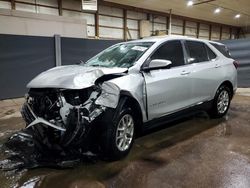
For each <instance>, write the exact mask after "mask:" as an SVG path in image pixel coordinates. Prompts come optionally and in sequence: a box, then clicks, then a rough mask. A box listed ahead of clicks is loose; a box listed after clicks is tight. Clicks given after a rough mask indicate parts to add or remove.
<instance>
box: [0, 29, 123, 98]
mask: <svg viewBox="0 0 250 188" xmlns="http://www.w3.org/2000/svg"><path fill="white" fill-rule="evenodd" d="M117 42H120V41H115V40H109V41H107V40H93V39H77V38H61V51H62V65H68V64H76V63H79V61H80V60H83V61H86V60H88V59H89V58H90V57H92V56H93V55H95V54H97V53H98V52H100V51H101V50H103V49H104V48H107V47H108V46H111V45H113V44H115V43H117ZM52 67H55V41H54V37H34V36H20V35H2V34H0V99H7V98H15V97H22V96H24V94H25V93H26V91H27V90H26V84H27V83H28V82H29V81H30V80H31V79H32V78H34V77H35V76H36V75H38V74H39V73H41V72H42V71H45V70H47V69H50V68H52Z"/></svg>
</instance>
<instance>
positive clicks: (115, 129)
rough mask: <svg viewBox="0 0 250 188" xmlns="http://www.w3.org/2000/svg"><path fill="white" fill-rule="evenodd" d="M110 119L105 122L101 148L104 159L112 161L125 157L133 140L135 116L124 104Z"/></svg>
mask: <svg viewBox="0 0 250 188" xmlns="http://www.w3.org/2000/svg"><path fill="white" fill-rule="evenodd" d="M115 114H116V115H115V117H114V118H113V120H112V121H110V120H106V121H105V120H104V121H105V122H106V126H105V127H106V130H103V134H102V136H101V143H100V146H101V150H102V155H103V158H104V159H105V160H109V161H114V160H118V159H121V158H123V157H125V156H126V155H127V154H128V153H129V151H130V149H131V147H132V145H133V142H134V137H135V122H136V121H135V118H134V116H133V111H132V109H131V108H130V107H126V106H124V107H123V108H122V109H121V110H120V111H119V112H118V113H115Z"/></svg>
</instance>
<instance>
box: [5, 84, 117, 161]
mask: <svg viewBox="0 0 250 188" xmlns="http://www.w3.org/2000/svg"><path fill="white" fill-rule="evenodd" d="M110 89H112V93H110V92H109V90H110ZM118 95H119V90H118V87H115V86H114V85H110V84H109V83H103V84H102V85H101V84H100V85H98V86H97V85H94V86H91V87H88V88H84V89H76V90H69V89H55V88H31V89H30V90H29V92H28V94H26V96H25V98H26V102H25V103H24V105H23V107H22V109H21V114H22V117H23V119H24V120H25V122H26V128H25V129H24V130H22V131H20V132H18V133H16V134H14V135H13V136H12V137H11V138H10V139H9V141H8V142H7V143H6V146H7V147H8V148H9V149H12V150H13V151H15V152H14V156H15V154H16V153H17V152H22V153H23V152H24V151H25V150H26V151H25V152H24V153H25V155H27V156H26V157H23V158H25V159H26V160H27V159H28V161H25V163H26V165H27V164H28V165H31V163H34V164H37V162H38V161H39V163H41V161H42V162H43V163H46V164H47V165H48V162H49V164H51V165H52V166H54V165H55V164H54V163H57V162H60V161H61V159H62V158H63V160H69V161H71V160H74V159H75V158H76V159H77V160H78V159H79V158H83V156H86V155H88V156H94V155H95V154H94V153H93V152H92V151H91V152H90V150H89V147H90V143H91V144H93V139H95V138H94V137H93V135H90V132H91V130H92V128H93V126H94V125H95V123H96V119H98V117H99V116H100V115H101V114H102V113H103V112H104V111H106V109H107V108H113V107H115V106H116V105H117V103H118ZM89 137H91V139H92V140H91V141H90V140H89ZM20 143H21V144H20ZM16 145H19V147H18V148H16V147H15V146H16ZM92 146H93V145H92ZM17 150H18V151H17ZM48 154H49V156H48ZM51 154H52V155H51ZM32 155H33V156H34V157H32ZM35 155H36V156H35ZM44 156H47V157H48V158H46V159H45V158H44ZM51 156H53V159H52V158H51ZM11 157H12V158H13V156H11ZM32 160H33V161H32ZM44 160H45V161H46V162H45V161H44ZM23 165H24V164H23ZM60 165H61V164H60ZM66 165H68V164H66Z"/></svg>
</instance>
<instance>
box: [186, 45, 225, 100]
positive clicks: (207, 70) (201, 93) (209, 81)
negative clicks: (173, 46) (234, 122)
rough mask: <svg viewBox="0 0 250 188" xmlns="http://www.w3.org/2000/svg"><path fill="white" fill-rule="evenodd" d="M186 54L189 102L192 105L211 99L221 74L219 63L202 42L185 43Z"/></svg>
mask: <svg viewBox="0 0 250 188" xmlns="http://www.w3.org/2000/svg"><path fill="white" fill-rule="evenodd" d="M185 47H186V51H187V54H188V58H187V62H188V64H190V65H191V67H192V68H191V70H192V71H191V72H190V81H191V83H192V84H191V85H192V86H191V100H192V103H193V104H197V103H200V102H205V101H208V100H211V99H213V97H214V96H213V94H214V91H215V89H216V87H217V86H218V85H219V79H218V77H220V74H221V72H220V71H221V66H220V62H219V61H218V58H217V56H216V54H215V53H214V52H213V51H212V50H211V49H210V48H209V47H208V46H207V45H206V44H205V43H203V42H200V41H191V40H190V41H189V40H186V41H185Z"/></svg>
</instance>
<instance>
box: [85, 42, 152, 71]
mask: <svg viewBox="0 0 250 188" xmlns="http://www.w3.org/2000/svg"><path fill="white" fill-rule="evenodd" d="M152 45H153V42H134V43H123V44H118V45H114V46H111V47H110V48H107V49H106V50H104V51H102V52H101V53H99V54H97V55H96V56H95V57H93V58H91V59H90V60H88V61H87V62H86V63H84V64H82V65H83V66H98V67H122V68H129V67H131V66H133V65H134V63H135V62H136V61H137V60H138V59H139V58H140V57H141V56H142V55H143V54H144V53H145V52H146V51H147V50H148V49H149V48H150V47H151V46H152Z"/></svg>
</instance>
